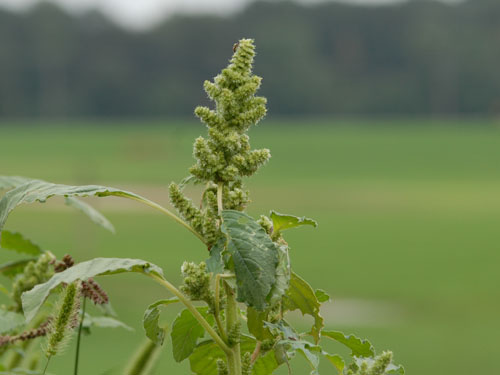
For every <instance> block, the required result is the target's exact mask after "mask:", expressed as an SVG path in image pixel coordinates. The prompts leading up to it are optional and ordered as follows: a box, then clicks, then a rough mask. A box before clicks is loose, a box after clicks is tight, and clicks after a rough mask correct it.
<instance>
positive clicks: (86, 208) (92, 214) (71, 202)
mask: <svg viewBox="0 0 500 375" xmlns="http://www.w3.org/2000/svg"><path fill="white" fill-rule="evenodd" d="M65 202H66V204H67V205H68V206H70V207H74V208H76V209H77V210H78V211H81V212H82V213H84V214H85V215H87V216H88V217H89V218H90V220H92V221H93V222H94V223H96V224H97V225H99V226H101V227H103V228H104V229H107V230H109V231H110V232H111V233H115V227H114V226H113V224H111V222H110V221H109V220H108V219H106V217H104V215H103V214H101V213H100V212H99V211H97V210H96V209H95V208H94V207H92V206H90V205H88V204H87V203H85V202H82V201H81V200H79V199H76V198H74V197H66V198H65Z"/></svg>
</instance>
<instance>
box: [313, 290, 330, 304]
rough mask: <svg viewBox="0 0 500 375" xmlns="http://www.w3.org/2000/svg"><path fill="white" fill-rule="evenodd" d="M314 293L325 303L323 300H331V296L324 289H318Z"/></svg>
mask: <svg viewBox="0 0 500 375" xmlns="http://www.w3.org/2000/svg"><path fill="white" fill-rule="evenodd" d="M314 294H315V295H316V298H317V299H318V301H319V302H320V303H323V302H326V301H329V300H330V296H329V295H328V293H326V292H325V291H324V290H323V289H316V291H315V292H314Z"/></svg>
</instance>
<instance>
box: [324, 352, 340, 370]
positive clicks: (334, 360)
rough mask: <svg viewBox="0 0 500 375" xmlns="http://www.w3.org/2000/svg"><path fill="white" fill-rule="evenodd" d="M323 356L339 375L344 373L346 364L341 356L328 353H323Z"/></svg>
mask: <svg viewBox="0 0 500 375" xmlns="http://www.w3.org/2000/svg"><path fill="white" fill-rule="evenodd" d="M323 355H324V356H325V358H327V359H328V360H329V361H330V363H331V364H332V365H333V366H334V367H335V369H336V370H337V372H338V373H339V375H342V374H343V373H344V367H345V362H344V359H343V358H342V357H341V356H339V355H338V354H329V353H326V352H323Z"/></svg>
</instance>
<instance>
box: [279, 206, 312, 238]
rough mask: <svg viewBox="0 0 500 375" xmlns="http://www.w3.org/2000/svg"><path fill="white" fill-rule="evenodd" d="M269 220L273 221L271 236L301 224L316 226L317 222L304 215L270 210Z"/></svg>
mask: <svg viewBox="0 0 500 375" xmlns="http://www.w3.org/2000/svg"><path fill="white" fill-rule="evenodd" d="M271 220H272V221H273V236H274V235H279V234H280V232H281V231H282V230H285V229H289V228H295V227H300V226H301V225H312V226H313V227H317V226H318V223H317V222H316V221H315V220H313V219H309V218H306V217H304V216H303V217H298V216H293V215H285V214H280V213H279V212H276V211H271Z"/></svg>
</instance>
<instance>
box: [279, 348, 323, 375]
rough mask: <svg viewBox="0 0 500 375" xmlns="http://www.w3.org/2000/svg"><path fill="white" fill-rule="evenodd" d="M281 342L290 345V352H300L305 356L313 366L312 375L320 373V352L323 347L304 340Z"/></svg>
mask: <svg viewBox="0 0 500 375" xmlns="http://www.w3.org/2000/svg"><path fill="white" fill-rule="evenodd" d="M281 342H282V343H284V344H285V346H287V347H289V349H288V350H289V352H292V353H293V352H298V353H300V354H302V355H303V356H304V358H305V359H306V361H307V363H309V366H311V369H312V371H311V375H317V374H318V367H319V353H321V348H320V347H319V346H317V345H313V344H311V343H310V342H308V341H304V340H298V341H293V340H283V341H281Z"/></svg>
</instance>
